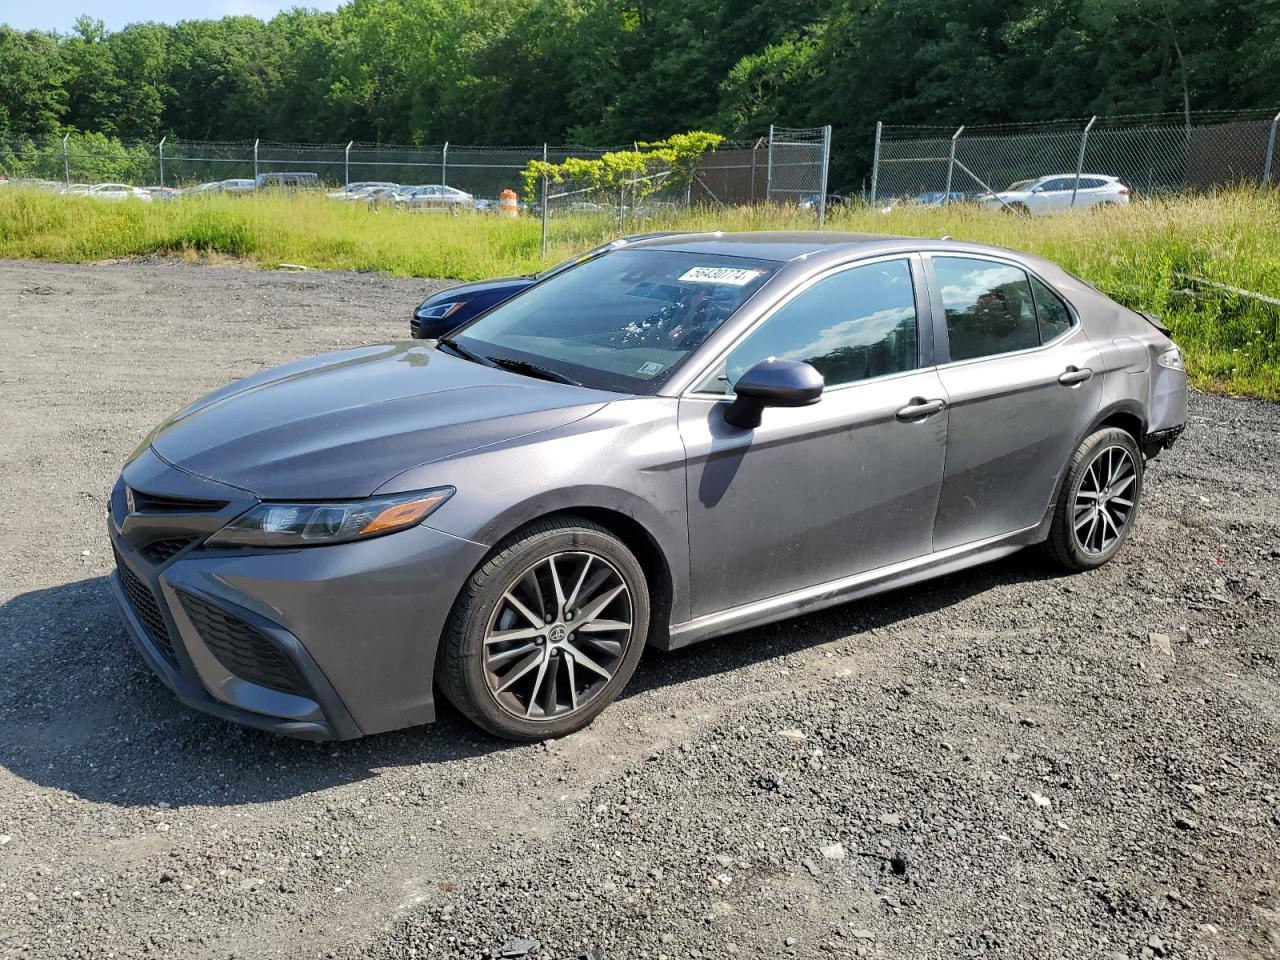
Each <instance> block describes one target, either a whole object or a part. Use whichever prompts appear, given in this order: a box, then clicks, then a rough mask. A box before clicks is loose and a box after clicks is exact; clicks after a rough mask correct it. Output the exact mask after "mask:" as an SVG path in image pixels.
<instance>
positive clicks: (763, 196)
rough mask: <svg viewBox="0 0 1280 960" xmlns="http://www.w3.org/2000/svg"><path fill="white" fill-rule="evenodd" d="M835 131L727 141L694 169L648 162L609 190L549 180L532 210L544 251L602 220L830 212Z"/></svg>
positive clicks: (620, 223)
mask: <svg viewBox="0 0 1280 960" xmlns="http://www.w3.org/2000/svg"><path fill="white" fill-rule="evenodd" d="M830 153H831V128H830V127H818V128H814V129H811V130H784V129H783V128H780V127H770V128H769V135H768V136H765V137H760V138H758V139H756V140H728V141H724V142H722V143H721V144H720V146H719V147H718V148H717V149H716V150H714V151H712V152H710V153H707V154H704V155H703V156H702V157H701V158H699V160H698V162H697V164H696V165H695V166H694V167H693V168H692V169H691V170H678V169H672V168H669V167H666V166H662V165H656V166H655V165H652V164H650V165H649V166H648V167H647V169H646V171H645V172H644V173H642V174H636V175H635V176H633V177H630V178H626V179H624V180H622V181H620V182H611V183H609V184H607V185H601V184H599V183H595V182H590V181H586V180H559V181H555V180H545V181H543V182H542V184H541V185H540V186H539V189H538V193H537V201H536V202H535V203H534V205H533V212H534V213H535V214H537V215H538V216H539V217H540V218H541V220H542V237H543V249H544V250H545V249H546V245H547V241H548V237H549V235H550V233H551V231H552V230H553V229H554V230H556V231H557V232H558V233H559V234H560V235H562V236H564V235H573V234H574V233H575V232H580V233H582V235H583V236H589V235H594V236H598V235H599V234H600V232H601V221H612V224H611V226H612V227H614V228H615V229H616V230H618V231H619V232H623V233H626V232H647V231H656V230H662V229H663V228H665V227H668V226H674V225H675V224H674V221H675V218H676V216H677V215H678V214H679V213H680V212H681V211H683V210H685V209H688V208H689V207H698V206H753V205H757V204H763V203H772V204H779V205H786V206H793V207H800V208H803V209H807V210H812V211H813V212H814V215H815V217H816V220H817V223H818V225H819V226H821V225H822V223H823V220H824V218H825V215H826V185H827V165H828V162H829V159H830Z"/></svg>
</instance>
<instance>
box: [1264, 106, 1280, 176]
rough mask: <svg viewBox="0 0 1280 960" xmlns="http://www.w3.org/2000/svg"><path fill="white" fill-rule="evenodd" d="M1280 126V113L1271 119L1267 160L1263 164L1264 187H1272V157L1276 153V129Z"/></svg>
mask: <svg viewBox="0 0 1280 960" xmlns="http://www.w3.org/2000/svg"><path fill="white" fill-rule="evenodd" d="M1277 126H1280V113H1277V114H1276V115H1275V116H1274V117H1272V118H1271V132H1270V133H1269V134H1267V159H1266V160H1265V161H1264V162H1263V164H1262V186H1263V187H1269V186H1271V157H1272V156H1273V155H1274V154H1275V152H1276V127H1277Z"/></svg>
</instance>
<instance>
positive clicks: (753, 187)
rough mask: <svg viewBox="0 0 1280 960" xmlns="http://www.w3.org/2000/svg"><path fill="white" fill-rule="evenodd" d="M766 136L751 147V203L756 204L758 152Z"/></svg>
mask: <svg viewBox="0 0 1280 960" xmlns="http://www.w3.org/2000/svg"><path fill="white" fill-rule="evenodd" d="M763 139H764V137H760V138H759V139H758V140H756V142H755V145H754V146H752V148H751V205H752V206H753V207H754V206H755V205H756V154H757V153H759V151H760V141H761V140H763Z"/></svg>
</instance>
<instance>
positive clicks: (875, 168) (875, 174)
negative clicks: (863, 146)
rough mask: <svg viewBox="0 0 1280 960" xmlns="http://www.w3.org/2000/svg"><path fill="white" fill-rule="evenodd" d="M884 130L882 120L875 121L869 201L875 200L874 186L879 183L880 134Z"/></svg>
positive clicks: (873, 201)
mask: <svg viewBox="0 0 1280 960" xmlns="http://www.w3.org/2000/svg"><path fill="white" fill-rule="evenodd" d="M883 131H884V121H883V120H877V121H876V148H875V152H874V153H872V155H871V202H872V203H873V204H874V203H875V202H876V188H877V187H878V186H879V184H880V134H881V133H882V132H883Z"/></svg>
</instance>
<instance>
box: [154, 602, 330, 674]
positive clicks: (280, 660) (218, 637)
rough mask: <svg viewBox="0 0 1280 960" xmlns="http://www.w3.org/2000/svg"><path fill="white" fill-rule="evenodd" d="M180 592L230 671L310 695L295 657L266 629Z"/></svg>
mask: <svg viewBox="0 0 1280 960" xmlns="http://www.w3.org/2000/svg"><path fill="white" fill-rule="evenodd" d="M178 596H179V597H180V598H181V599H182V606H183V607H184V608H186V611H187V616H189V617H190V618H191V622H192V624H194V625H195V628H196V630H197V632H199V634H200V639H202V640H203V641H204V642H205V645H206V646H207V647H208V648H209V651H210V652H211V653H212V654H213V655H214V656H215V657H217V658H218V662H219V663H221V664H222V665H223V666H224V667H226V668H227V669H228V670H229V671H231V673H233V674H235V675H236V676H237V677H240V678H241V679H242V680H248V681H249V682H250V683H256V684H258V685H259V686H263V687H269V688H270V689H272V690H279V691H280V692H282V693H292V694H296V695H297V696H301V697H309V696H311V688H310V687H308V686H307V682H306V681H305V680H303V679H302V675H301V674H300V673H299V672H298V668H297V667H296V666H295V665H294V663H293V661H292V660H290V659H289V658H288V657H287V656H285V654H284V653H283V652H282V651H281V650H280V649H279V648H278V647H276V645H275V644H274V643H272V642H271V640H270V639H269V638H268V637H267V635H266V634H265V633H263V632H262V631H261V630H259V629H258V628H257V627H255V626H254V625H253V624H251V623H246V622H245V621H244V620H241V619H240V618H239V617H237V616H235V615H234V614H231V613H228V612H227V611H226V610H223V609H222V608H221V607H218V606H215V605H214V604H212V603H209V602H208V601H207V600H202V599H200V598H199V597H197V596H194V595H193V594H190V593H184V592H181V591H179V593H178Z"/></svg>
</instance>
